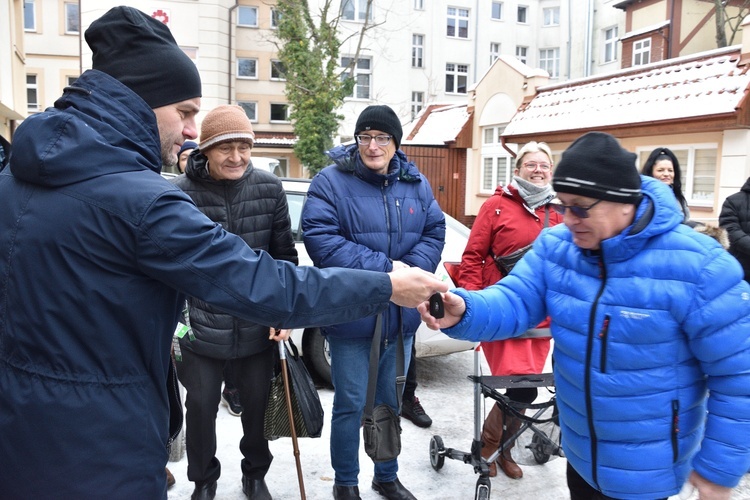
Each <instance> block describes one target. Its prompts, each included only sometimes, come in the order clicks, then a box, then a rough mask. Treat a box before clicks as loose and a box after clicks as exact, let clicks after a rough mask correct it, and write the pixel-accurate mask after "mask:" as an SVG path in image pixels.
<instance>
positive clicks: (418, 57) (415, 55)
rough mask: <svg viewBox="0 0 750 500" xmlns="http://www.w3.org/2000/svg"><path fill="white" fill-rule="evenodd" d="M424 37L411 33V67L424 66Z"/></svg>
mask: <svg viewBox="0 0 750 500" xmlns="http://www.w3.org/2000/svg"><path fill="white" fill-rule="evenodd" d="M424 39H425V36H424V35H421V34H419V33H413V34H412V35H411V67H412V68H424Z"/></svg>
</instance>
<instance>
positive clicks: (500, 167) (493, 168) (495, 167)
mask: <svg viewBox="0 0 750 500" xmlns="http://www.w3.org/2000/svg"><path fill="white" fill-rule="evenodd" d="M512 165H513V159H512V158H511V157H510V156H509V155H503V154H501V155H500V156H483V157H482V185H481V186H480V189H479V191H480V192H481V193H485V194H492V193H494V192H495V189H497V186H499V185H501V184H502V185H504V186H507V185H508V184H510V176H511V172H512V171H513V168H512Z"/></svg>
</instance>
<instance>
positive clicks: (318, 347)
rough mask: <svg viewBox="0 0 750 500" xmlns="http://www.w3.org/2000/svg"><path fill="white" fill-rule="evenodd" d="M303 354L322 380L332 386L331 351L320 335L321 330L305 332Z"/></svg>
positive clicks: (311, 329) (314, 329)
mask: <svg viewBox="0 0 750 500" xmlns="http://www.w3.org/2000/svg"><path fill="white" fill-rule="evenodd" d="M302 352H303V353H304V355H305V358H306V359H308V361H309V363H310V366H311V367H312V369H313V370H315V373H317V374H318V376H319V377H320V379H321V380H322V381H323V382H325V383H326V384H329V385H330V384H331V351H330V349H328V341H327V340H326V338H325V337H324V336H323V335H321V334H320V329H318V328H310V329H307V330H305V336H304V337H303V339H302Z"/></svg>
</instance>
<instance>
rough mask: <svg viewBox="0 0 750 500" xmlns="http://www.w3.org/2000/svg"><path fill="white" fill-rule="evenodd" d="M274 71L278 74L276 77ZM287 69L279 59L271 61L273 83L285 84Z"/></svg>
mask: <svg viewBox="0 0 750 500" xmlns="http://www.w3.org/2000/svg"><path fill="white" fill-rule="evenodd" d="M274 70H275V71H276V72H277V74H276V75H274ZM285 70H286V68H284V63H282V62H281V61H280V60H279V59H271V74H270V78H271V81H273V82H285V81H286V77H285V76H284V74H285Z"/></svg>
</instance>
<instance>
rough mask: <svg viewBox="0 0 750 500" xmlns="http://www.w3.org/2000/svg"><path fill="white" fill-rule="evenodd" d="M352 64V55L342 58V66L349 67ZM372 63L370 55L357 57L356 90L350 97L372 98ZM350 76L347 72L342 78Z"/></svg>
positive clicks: (354, 74)
mask: <svg viewBox="0 0 750 500" xmlns="http://www.w3.org/2000/svg"><path fill="white" fill-rule="evenodd" d="M351 64H352V58H351V57H342V58H341V67H342V68H348V67H349V66H351ZM371 68H372V64H371V60H370V58H369V57H363V58H360V59H357V64H356V65H355V66H354V73H353V75H352V77H353V78H354V90H353V91H352V94H351V96H350V97H353V98H355V99H369V98H370V84H371V82H370V80H371V78H372V69H371ZM347 77H349V74H348V73H346V74H344V75H342V78H347Z"/></svg>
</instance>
